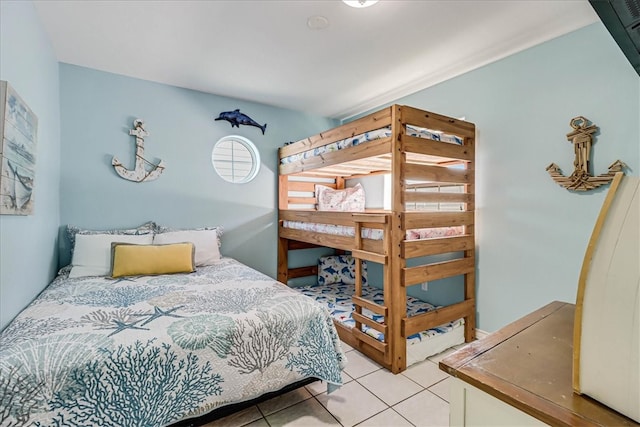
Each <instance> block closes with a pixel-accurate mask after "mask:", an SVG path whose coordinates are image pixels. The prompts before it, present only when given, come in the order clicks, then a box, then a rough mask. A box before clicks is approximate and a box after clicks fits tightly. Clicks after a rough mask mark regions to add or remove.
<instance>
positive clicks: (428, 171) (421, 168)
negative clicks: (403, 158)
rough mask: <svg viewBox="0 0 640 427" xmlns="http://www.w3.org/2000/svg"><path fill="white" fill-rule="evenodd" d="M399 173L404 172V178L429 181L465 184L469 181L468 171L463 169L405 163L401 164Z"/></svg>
mask: <svg viewBox="0 0 640 427" xmlns="http://www.w3.org/2000/svg"><path fill="white" fill-rule="evenodd" d="M400 173H401V174H404V178H405V179H415V180H421V181H430V182H453V183H458V184H466V183H468V182H469V172H468V171H467V170H465V169H451V168H447V167H442V166H429V165H417V164H413V163H405V164H403V165H402V169H401V172H400Z"/></svg>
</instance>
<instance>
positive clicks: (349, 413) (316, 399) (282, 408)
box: [204, 344, 461, 427]
mask: <svg viewBox="0 0 640 427" xmlns="http://www.w3.org/2000/svg"><path fill="white" fill-rule="evenodd" d="M459 347H461V346H458V348H459ZM343 348H344V351H345V352H346V353H347V359H348V361H349V362H348V364H347V367H346V368H345V370H344V371H343V386H342V387H340V389H338V390H337V391H335V392H333V393H331V394H330V395H327V387H326V384H324V383H321V382H319V381H318V382H315V383H312V384H309V385H307V386H305V387H301V388H299V389H297V390H294V391H291V392H289V393H286V394H284V395H281V396H278V397H275V398H273V399H271V400H267V401H266V402H263V403H260V404H258V405H256V406H252V407H250V408H248V409H245V410H244V411H241V412H238V413H236V414H233V415H230V416H228V417H226V418H222V419H220V420H217V421H214V422H212V423H208V424H206V425H205V426H204V427H220V426H225V427H241V426H247V427H263V426H264V427H269V426H271V427H275V426H278V427H279V426H349V427H350V426H362V427H374V426H380V427H404V426H448V425H449V402H448V401H449V375H447V374H446V373H445V372H443V371H441V370H440V369H439V368H438V362H439V361H440V359H442V358H443V357H445V356H447V355H449V354H451V353H452V352H453V351H455V349H451V350H447V351H445V352H443V353H441V354H438V355H436V356H433V357H430V358H429V359H427V360H425V361H424V362H421V363H418V364H415V365H413V366H411V367H409V368H408V369H407V370H406V371H404V372H403V373H401V374H398V375H393V374H391V373H390V372H389V371H387V370H386V369H383V368H381V367H380V366H379V365H378V364H377V363H375V362H372V361H371V360H370V359H369V358H367V357H366V356H364V355H362V354H361V353H360V352H358V351H357V350H354V349H353V348H351V347H349V346H348V345H346V344H343Z"/></svg>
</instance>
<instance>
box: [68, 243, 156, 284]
mask: <svg viewBox="0 0 640 427" xmlns="http://www.w3.org/2000/svg"><path fill="white" fill-rule="evenodd" d="M113 242H124V243H135V244H138V245H150V244H151V243H152V242H153V234H141V235H120V234H77V235H76V236H75V242H74V246H75V250H74V251H73V257H72V258H71V265H72V267H71V271H70V272H69V277H71V278H74V277H86V276H107V275H108V274H109V270H110V269H111V243H113Z"/></svg>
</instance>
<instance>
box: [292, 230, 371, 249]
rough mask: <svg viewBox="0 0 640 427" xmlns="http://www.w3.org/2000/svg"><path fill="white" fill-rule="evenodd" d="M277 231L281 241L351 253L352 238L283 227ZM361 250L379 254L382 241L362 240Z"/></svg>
mask: <svg viewBox="0 0 640 427" xmlns="http://www.w3.org/2000/svg"><path fill="white" fill-rule="evenodd" d="M279 230H280V231H279V233H280V238H281V239H290V240H297V241H300V242H308V243H312V244H314V245H317V246H326V247H328V248H336V249H342V250H345V251H351V250H352V249H353V237H348V236H334V235H332V234H326V233H316V232H313V231H305V230H295V229H292V228H284V227H279ZM362 249H363V250H365V251H368V252H374V253H381V252H382V250H383V247H382V241H381V240H371V239H362Z"/></svg>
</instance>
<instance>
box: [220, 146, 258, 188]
mask: <svg viewBox="0 0 640 427" xmlns="http://www.w3.org/2000/svg"><path fill="white" fill-rule="evenodd" d="M211 163H213V168H214V169H215V170H216V172H217V174H218V175H220V178H222V179H224V180H225V181H227V182H232V183H234V184H244V183H246V182H249V181H251V180H252V179H253V178H255V177H256V175H257V174H258V171H259V170H260V153H259V152H258V149H257V148H256V146H255V145H253V142H251V141H249V140H248V139H247V138H245V137H243V136H237V135H229V136H225V137H223V138H221V139H220V140H219V141H218V142H216V144H215V145H214V146H213V152H212V153H211Z"/></svg>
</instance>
